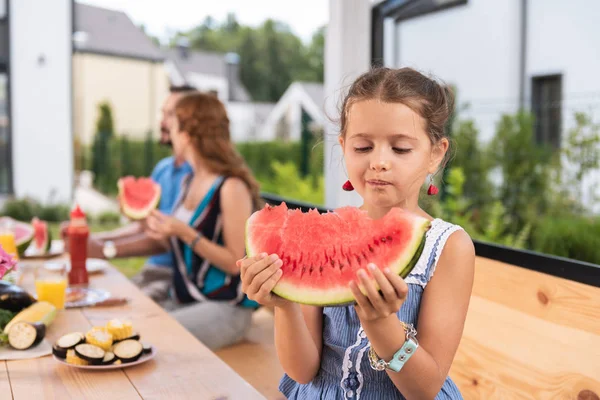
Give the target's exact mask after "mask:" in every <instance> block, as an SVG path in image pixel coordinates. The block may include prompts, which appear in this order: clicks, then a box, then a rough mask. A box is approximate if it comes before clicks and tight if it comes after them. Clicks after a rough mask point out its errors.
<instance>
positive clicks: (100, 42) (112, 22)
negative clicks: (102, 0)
mask: <svg viewBox="0 0 600 400" xmlns="http://www.w3.org/2000/svg"><path fill="white" fill-rule="evenodd" d="M74 13H75V14H74V17H75V21H74V23H75V28H74V31H75V40H74V45H75V51H79V52H90V53H99V54H107V55H115V56H122V57H131V58H140V59H145V60H151V61H161V60H163V59H164V57H163V55H162V53H161V52H160V50H159V48H158V47H157V46H156V45H155V44H154V43H153V42H152V40H150V38H149V37H148V36H147V35H146V34H145V33H144V32H143V31H142V30H141V29H140V28H139V27H137V26H136V25H135V24H134V23H133V21H132V20H131V19H130V18H129V17H128V16H127V14H125V13H124V12H122V11H116V10H109V9H106V8H101V7H96V6H90V5H87V4H80V3H75V9H74Z"/></svg>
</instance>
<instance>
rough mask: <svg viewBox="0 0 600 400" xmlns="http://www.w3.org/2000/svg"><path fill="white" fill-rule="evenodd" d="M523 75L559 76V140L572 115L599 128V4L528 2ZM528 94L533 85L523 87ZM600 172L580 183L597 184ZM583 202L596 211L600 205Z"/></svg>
mask: <svg viewBox="0 0 600 400" xmlns="http://www.w3.org/2000/svg"><path fill="white" fill-rule="evenodd" d="M529 4H530V8H529V18H528V23H529V37H528V57H527V73H528V75H529V78H531V77H532V76H536V75H548V74H562V92H563V104H562V115H563V139H564V138H566V136H567V134H568V130H569V129H571V128H572V127H573V126H574V118H573V115H574V113H575V112H576V111H582V112H586V113H588V114H589V115H591V116H592V117H593V119H594V121H595V122H597V123H600V58H599V57H598V49H599V48H600V25H599V24H598V18H599V17H600V2H598V1H587V0H570V1H568V2H564V1H560V0H529ZM527 84H528V86H527V92H528V93H530V92H531V88H530V84H531V81H530V80H528V82H527ZM599 178H600V171H597V172H596V174H595V176H588V177H587V179H584V185H585V186H588V187H590V186H595V187H597V186H598V184H600V180H599ZM583 201H584V202H586V203H587V204H589V205H591V206H594V208H595V211H596V212H600V204H592V199H591V198H588V197H587V196H584V198H583Z"/></svg>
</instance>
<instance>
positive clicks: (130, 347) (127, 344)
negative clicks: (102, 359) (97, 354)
mask: <svg viewBox="0 0 600 400" xmlns="http://www.w3.org/2000/svg"><path fill="white" fill-rule="evenodd" d="M143 351H144V349H143V347H142V344H141V343H140V342H139V341H137V340H132V339H128V340H123V341H122V342H119V343H117V344H116V345H115V346H114V347H113V352H114V353H115V356H117V358H118V359H119V360H121V361H123V362H124V363H128V362H134V361H137V359H138V358H140V357H141V355H142V353H143Z"/></svg>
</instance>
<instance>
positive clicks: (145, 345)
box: [142, 342, 152, 354]
mask: <svg viewBox="0 0 600 400" xmlns="http://www.w3.org/2000/svg"><path fill="white" fill-rule="evenodd" d="M142 349H143V350H144V354H148V353H152V345H151V344H150V343H143V342H142Z"/></svg>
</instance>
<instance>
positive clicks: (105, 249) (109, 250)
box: [102, 240, 117, 260]
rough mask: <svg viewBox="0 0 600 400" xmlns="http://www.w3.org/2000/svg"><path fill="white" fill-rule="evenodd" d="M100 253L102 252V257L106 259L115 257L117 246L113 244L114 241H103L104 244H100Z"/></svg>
mask: <svg viewBox="0 0 600 400" xmlns="http://www.w3.org/2000/svg"><path fill="white" fill-rule="evenodd" d="M102 254H104V257H106V258H107V259H108V260H110V259H111V258H115V257H116V255H117V246H115V243H114V242H113V241H111V240H107V241H106V242H104V245H103V246H102Z"/></svg>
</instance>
